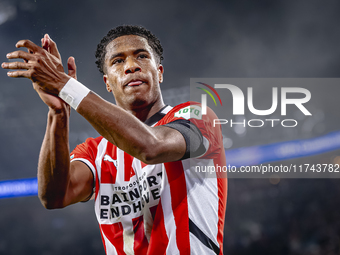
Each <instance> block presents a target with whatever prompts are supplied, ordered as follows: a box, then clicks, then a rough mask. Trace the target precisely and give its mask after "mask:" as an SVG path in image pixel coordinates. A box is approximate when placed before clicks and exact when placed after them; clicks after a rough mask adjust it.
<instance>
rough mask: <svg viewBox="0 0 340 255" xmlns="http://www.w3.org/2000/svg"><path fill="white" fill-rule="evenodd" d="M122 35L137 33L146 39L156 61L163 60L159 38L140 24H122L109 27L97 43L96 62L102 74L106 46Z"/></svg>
mask: <svg viewBox="0 0 340 255" xmlns="http://www.w3.org/2000/svg"><path fill="white" fill-rule="evenodd" d="M123 35H138V36H141V37H144V38H145V39H147V40H148V44H149V45H150V47H151V48H152V49H153V51H154V53H155V56H156V59H157V61H158V63H161V61H162V60H163V47H162V45H161V42H160V41H159V39H158V38H157V37H156V36H155V35H154V34H152V33H151V32H150V31H149V30H147V29H146V28H144V27H142V26H133V25H123V26H118V27H116V28H113V29H111V30H110V31H109V32H108V33H107V35H106V36H104V37H103V39H102V40H101V41H100V43H99V44H98V45H97V51H96V59H97V60H96V64H97V67H98V69H99V71H100V72H101V73H102V74H104V61H105V55H106V46H107V45H108V44H109V43H110V42H112V41H113V40H114V39H116V38H118V37H120V36H123Z"/></svg>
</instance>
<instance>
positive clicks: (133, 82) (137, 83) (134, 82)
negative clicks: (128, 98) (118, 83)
mask: <svg viewBox="0 0 340 255" xmlns="http://www.w3.org/2000/svg"><path fill="white" fill-rule="evenodd" d="M143 83H145V82H144V81H142V80H131V81H129V82H128V83H127V84H125V86H128V87H135V86H140V85H142V84H143Z"/></svg>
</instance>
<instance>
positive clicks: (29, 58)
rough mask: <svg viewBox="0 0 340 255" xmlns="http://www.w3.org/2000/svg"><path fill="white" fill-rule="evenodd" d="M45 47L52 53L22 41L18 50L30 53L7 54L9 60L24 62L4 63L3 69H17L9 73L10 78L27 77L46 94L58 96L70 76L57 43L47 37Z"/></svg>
mask: <svg viewBox="0 0 340 255" xmlns="http://www.w3.org/2000/svg"><path fill="white" fill-rule="evenodd" d="M43 39H45V42H44V44H45V45H44V46H45V47H47V48H48V49H49V51H50V52H48V51H47V50H45V49H44V48H42V47H39V46H37V45H36V44H34V43H33V42H31V41H29V40H21V41H19V42H18V43H17V44H16V47H17V48H21V47H26V48H27V49H28V52H24V51H21V50H19V51H14V52H11V53H9V54H7V58H8V59H16V58H21V59H23V60H24V62H7V63H2V68H5V69H17V71H10V72H8V73H7V75H8V76H9V77H15V78H18V77H25V78H29V79H30V80H32V82H33V83H35V84H36V85H37V86H39V88H40V89H41V90H43V91H45V92H46V93H49V94H52V95H55V96H58V94H59V91H60V90H61V89H62V88H63V86H64V85H65V84H66V82H67V81H68V80H69V79H70V76H68V75H67V74H65V73H64V68H63V66H62V62H61V59H60V55H59V52H58V50H57V48H56V45H55V43H54V42H53V41H52V40H51V39H50V38H47V40H46V36H45V37H44V38H43Z"/></svg>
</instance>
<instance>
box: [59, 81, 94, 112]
mask: <svg viewBox="0 0 340 255" xmlns="http://www.w3.org/2000/svg"><path fill="white" fill-rule="evenodd" d="M89 92H90V90H89V89H88V88H86V87H85V86H84V85H83V84H81V83H80V82H79V81H77V80H75V79H73V78H71V79H69V80H68V82H67V83H66V84H65V86H64V87H63V88H62V89H61V90H60V92H59V97H60V98H61V99H63V100H64V101H65V102H66V103H68V104H69V105H70V106H71V107H72V108H73V109H75V110H77V108H78V105H79V104H80V102H81V101H82V100H83V99H84V97H86V96H87V94H88V93H89Z"/></svg>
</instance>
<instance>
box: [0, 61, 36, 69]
mask: <svg viewBox="0 0 340 255" xmlns="http://www.w3.org/2000/svg"><path fill="white" fill-rule="evenodd" d="M1 67H2V68H3V69H29V68H30V65H29V64H27V63H24V62H4V63H2V64H1Z"/></svg>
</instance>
